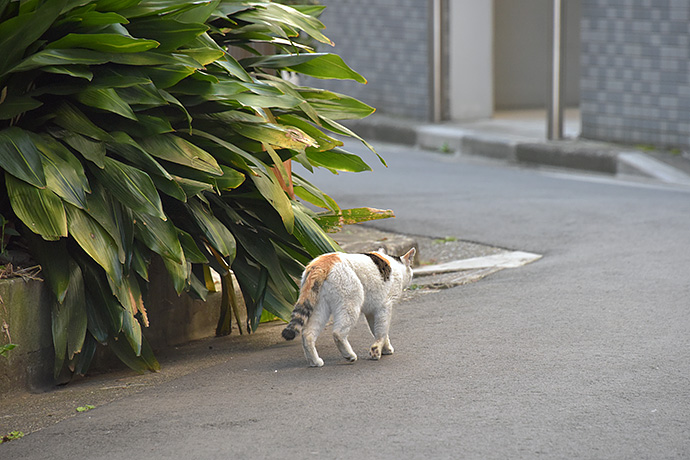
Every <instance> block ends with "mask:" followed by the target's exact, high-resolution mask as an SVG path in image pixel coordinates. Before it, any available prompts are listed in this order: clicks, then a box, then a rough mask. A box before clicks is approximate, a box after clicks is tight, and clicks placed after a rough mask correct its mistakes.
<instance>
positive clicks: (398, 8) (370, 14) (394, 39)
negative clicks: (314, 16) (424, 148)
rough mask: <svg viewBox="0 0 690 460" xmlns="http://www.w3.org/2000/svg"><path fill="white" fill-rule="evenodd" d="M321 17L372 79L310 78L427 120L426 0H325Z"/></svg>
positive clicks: (352, 62) (340, 50)
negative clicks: (360, 80)
mask: <svg viewBox="0 0 690 460" xmlns="http://www.w3.org/2000/svg"><path fill="white" fill-rule="evenodd" d="M320 3H321V4H323V5H326V6H327V8H326V10H325V12H324V14H323V16H322V17H321V20H322V21H323V23H324V24H325V25H326V30H325V34H326V35H327V36H328V38H330V39H331V40H332V41H333V42H334V43H335V47H334V48H332V47H330V46H327V45H326V46H322V47H320V50H319V51H323V52H335V53H337V54H339V55H340V56H342V57H343V59H345V62H347V63H348V65H349V66H350V67H352V68H353V69H355V70H356V71H357V72H359V73H360V74H362V75H363V76H364V77H365V78H366V79H367V80H368V83H367V84H366V85H362V84H359V83H355V82H350V81H340V80H315V79H306V80H307V81H305V83H307V84H310V85H314V86H318V87H321V88H324V89H328V90H331V91H336V92H340V93H344V94H347V95H349V96H353V97H356V98H357V99H360V100H362V101H363V102H366V103H367V104H369V105H371V106H374V107H376V109H377V111H378V112H379V113H382V114H387V115H392V116H400V117H405V118H411V119H418V120H427V119H428V118H429V112H430V100H429V75H430V72H429V52H428V50H427V46H428V35H429V31H428V24H429V21H428V16H427V15H428V2H427V1H426V0H321V2H320Z"/></svg>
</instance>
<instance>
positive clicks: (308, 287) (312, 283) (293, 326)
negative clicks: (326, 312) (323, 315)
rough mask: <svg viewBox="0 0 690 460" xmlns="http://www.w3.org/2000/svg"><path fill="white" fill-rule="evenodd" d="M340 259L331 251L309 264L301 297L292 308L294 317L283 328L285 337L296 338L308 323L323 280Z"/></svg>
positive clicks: (305, 272)
mask: <svg viewBox="0 0 690 460" xmlns="http://www.w3.org/2000/svg"><path fill="white" fill-rule="evenodd" d="M339 260H340V259H339V257H338V255H337V254H333V253H331V254H325V255H322V256H320V257H317V258H316V259H314V260H313V261H312V262H311V263H310V264H309V265H307V268H306V269H305V271H304V277H303V281H302V288H301V289H300V293H299V298H298V299H297V303H296V304H295V308H294V310H292V318H290V322H289V323H288V324H287V326H285V329H283V338H284V339H285V340H292V339H294V338H295V337H296V336H297V334H299V333H300V332H301V331H302V328H303V327H304V325H305V324H307V321H308V320H309V317H310V316H311V314H312V313H313V312H314V307H316V304H317V302H318V301H319V292H320V291H321V286H323V282H324V281H325V280H326V278H327V277H328V274H329V273H330V271H331V267H332V266H333V264H335V263H336V262H338V261H339Z"/></svg>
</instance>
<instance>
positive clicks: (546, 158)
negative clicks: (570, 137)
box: [515, 141, 617, 174]
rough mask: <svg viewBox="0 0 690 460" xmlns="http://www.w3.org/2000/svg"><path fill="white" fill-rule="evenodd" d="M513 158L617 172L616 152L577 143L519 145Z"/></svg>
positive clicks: (588, 169) (550, 164)
mask: <svg viewBox="0 0 690 460" xmlns="http://www.w3.org/2000/svg"><path fill="white" fill-rule="evenodd" d="M515 158H516V160H517V161H518V162H522V163H533V164H540V165H546V166H557V167H561V168H573V169H582V170H586V171H596V172H603V173H609V174H616V172H617V152H615V151H614V150H611V149H604V148H600V147H595V146H590V145H587V144H582V143H580V142H578V141H560V142H544V143H520V144H518V145H517V147H516V151H515Z"/></svg>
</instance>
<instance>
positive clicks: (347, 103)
mask: <svg viewBox="0 0 690 460" xmlns="http://www.w3.org/2000/svg"><path fill="white" fill-rule="evenodd" d="M308 101H309V104H310V105H311V106H312V107H313V108H314V110H316V112H317V113H318V114H319V117H321V118H327V119H333V120H358V119H360V118H365V117H368V116H369V115H371V114H372V113H374V111H375V110H376V109H374V108H373V107H371V106H369V105H367V104H365V103H364V102H361V101H358V100H357V99H355V98H353V97H349V96H343V95H342V94H338V95H337V98H333V99H308Z"/></svg>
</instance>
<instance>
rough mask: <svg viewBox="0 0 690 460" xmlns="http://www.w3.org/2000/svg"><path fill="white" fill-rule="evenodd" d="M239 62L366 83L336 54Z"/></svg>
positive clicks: (269, 57) (292, 56) (274, 56)
mask: <svg viewBox="0 0 690 460" xmlns="http://www.w3.org/2000/svg"><path fill="white" fill-rule="evenodd" d="M240 62H241V63H242V65H245V66H248V67H265V68H269V69H284V70H289V71H292V72H298V73H302V74H304V75H309V76H310V77H315V78H322V79H339V80H354V81H356V82H358V83H366V82H367V80H366V79H365V78H364V77H362V76H361V75H360V74H358V73H357V72H355V71H354V70H352V69H351V68H350V67H349V66H348V65H347V64H346V63H345V61H343V59H342V58H341V57H340V56H338V55H337V54H330V53H304V54H276V55H272V56H261V57H255V58H246V59H243V60H242V61H240Z"/></svg>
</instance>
